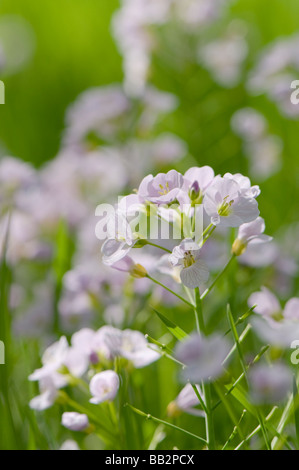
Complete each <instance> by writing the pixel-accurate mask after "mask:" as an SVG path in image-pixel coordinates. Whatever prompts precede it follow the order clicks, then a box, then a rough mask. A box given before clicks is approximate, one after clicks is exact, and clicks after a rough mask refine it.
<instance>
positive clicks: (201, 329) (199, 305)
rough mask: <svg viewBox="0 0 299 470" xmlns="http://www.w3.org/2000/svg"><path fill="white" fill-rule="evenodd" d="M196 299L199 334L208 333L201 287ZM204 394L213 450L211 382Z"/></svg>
mask: <svg viewBox="0 0 299 470" xmlns="http://www.w3.org/2000/svg"><path fill="white" fill-rule="evenodd" d="M195 300H196V307H195V318H196V326H197V331H198V333H199V334H201V333H203V334H204V335H205V334H206V328H205V322H204V318H203V311H202V302H201V299H200V293H199V289H198V288H197V289H195ZM202 389H203V395H204V402H205V404H206V439H207V443H208V449H209V450H213V449H215V430H214V422H213V414H212V413H213V410H212V405H211V402H212V397H211V384H209V383H203V384H202Z"/></svg>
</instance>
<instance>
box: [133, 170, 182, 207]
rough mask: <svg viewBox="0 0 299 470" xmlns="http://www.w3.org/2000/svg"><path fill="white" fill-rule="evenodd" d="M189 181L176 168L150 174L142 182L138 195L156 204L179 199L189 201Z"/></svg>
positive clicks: (168, 202)
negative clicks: (154, 174) (166, 171)
mask: <svg viewBox="0 0 299 470" xmlns="http://www.w3.org/2000/svg"><path fill="white" fill-rule="evenodd" d="M187 186H188V185H187V183H186V180H185V178H184V177H183V175H181V173H178V172H177V171H175V170H170V171H169V172H168V173H159V174H158V175H157V176H155V177H154V176H153V175H148V176H146V177H145V178H144V179H143V180H142V181H141V183H140V186H139V189H138V195H139V197H140V198H141V199H142V200H143V201H150V202H153V203H155V204H170V203H171V202H173V201H175V200H177V201H179V202H184V201H185V202H187V189H188V188H187Z"/></svg>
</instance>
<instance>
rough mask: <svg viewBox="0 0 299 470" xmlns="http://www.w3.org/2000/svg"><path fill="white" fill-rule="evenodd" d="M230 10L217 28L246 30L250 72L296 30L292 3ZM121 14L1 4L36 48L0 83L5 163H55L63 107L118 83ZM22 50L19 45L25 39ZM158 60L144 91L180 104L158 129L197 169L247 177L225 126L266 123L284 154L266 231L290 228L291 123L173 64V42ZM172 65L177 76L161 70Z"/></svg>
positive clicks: (107, 8)
mask: <svg viewBox="0 0 299 470" xmlns="http://www.w3.org/2000/svg"><path fill="white" fill-rule="evenodd" d="M232 3H233V4H232V5H231V7H230V13H229V14H228V15H226V18H225V20H224V21H226V22H227V24H229V22H230V21H231V20H232V19H234V18H238V19H241V20H244V21H246V22H247V23H248V25H249V27H250V40H251V43H250V53H249V61H248V63H247V65H246V67H248V68H249V69H250V67H251V66H252V65H253V64H254V62H255V60H256V57H257V56H258V54H259V52H260V51H261V50H262V48H263V47H264V46H266V45H267V44H269V43H270V42H271V41H274V40H275V39H277V38H279V37H283V36H290V35H292V34H294V33H296V32H297V31H298V28H299V6H298V2H296V0H286V1H285V2H280V1H279V0H274V1H273V2H271V5H270V6H269V4H268V3H267V2H266V1H265V0H262V1H259V0H240V1H238V2H232ZM118 7H119V2H117V1H116V0H109V1H108V0H87V1H86V2H82V1H80V0H74V1H71V0H69V1H67V0H62V1H61V2H60V3H59V6H58V4H56V3H55V2H52V1H50V0H45V1H44V2H43V3H40V2H38V1H33V0H31V1H30V2H24V1H22V0H16V1H14V2H13V3H12V2H10V1H9V0H2V1H1V3H0V14H1V17H2V22H4V23H5V22H6V21H8V20H9V19H10V20H13V19H15V20H18V19H19V18H22V19H24V20H25V21H26V27H27V28H28V29H29V31H26V32H27V33H28V35H29V36H31V37H30V38H29V39H26V40H31V41H32V46H31V47H32V48H33V51H32V56H31V57H30V58H29V59H28V62H27V63H26V64H25V66H23V67H22V69H21V70H20V71H19V72H17V73H13V74H12V75H10V76H5V73H4V74H3V76H2V79H4V80H5V85H6V106H2V107H1V108H0V122H1V126H0V139H1V147H2V149H1V152H2V154H10V155H14V156H18V157H19V158H21V159H24V160H25V161H30V162H33V163H34V164H35V165H36V166H39V165H41V164H42V163H43V162H45V161H46V160H49V159H51V158H53V157H54V156H55V155H56V154H57V152H58V149H59V146H60V141H61V134H62V130H63V127H64V115H65V111H66V108H67V106H68V105H69V104H70V103H71V102H73V101H74V100H75V98H76V97H77V96H78V94H79V93H80V92H82V91H84V90H86V89H87V88H89V87H92V86H100V85H104V84H109V83H115V82H121V80H122V77H123V74H122V59H121V56H120V54H119V52H118V50H117V47H116V44H115V41H114V39H113V37H112V35H111V17H112V15H113V12H114V11H115V10H116V9H117V8H118ZM7 15H9V16H11V15H17V16H18V18H9V17H8V16H7ZM0 34H1V33H0ZM25 36H27V34H25ZM19 41H20V43H21V45H22V41H23V36H22V34H21V35H20V38H19ZM16 43H17V45H16V47H18V45H19V44H18V41H16ZM176 46H177V45H176ZM162 52H163V53H162V54H161V57H159V58H158V59H157V60H156V62H155V67H154V69H153V72H152V76H151V82H152V83H154V84H155V85H156V86H157V87H158V88H160V89H162V90H164V89H165V90H167V91H171V92H173V93H174V94H175V95H176V96H178V98H179V100H180V103H181V105H180V107H179V108H178V110H177V111H176V112H175V113H174V115H172V116H171V118H168V119H166V120H165V122H164V123H163V127H164V128H165V130H168V129H169V130H173V131H174V132H175V133H176V134H178V135H180V136H181V137H182V138H183V139H185V140H187V142H188V145H189V148H190V152H191V154H192V155H194V156H195V157H196V158H197V160H198V161H199V162H200V164H210V165H212V166H213V167H214V168H215V170H216V171H219V172H221V171H222V172H223V171H230V172H235V171H246V160H245V159H244V158H243V157H242V153H241V145H240V141H239V139H237V138H236V137H235V136H234V135H232V132H231V130H230V119H231V116H232V115H233V113H234V111H236V110H237V109H239V108H242V107H244V106H253V107H255V108H256V109H258V110H260V111H261V112H263V113H264V114H265V116H266V118H268V119H269V120H270V130H271V132H272V133H273V134H276V135H279V136H280V137H281V138H282V139H283V141H284V143H285V148H284V153H283V160H284V166H283V170H282V171H281V172H280V173H279V175H276V176H275V177H273V178H272V179H271V181H269V182H265V184H264V187H263V190H264V191H265V198H264V200H263V201H262V202H261V204H264V207H263V209H265V210H267V211H270V214H271V217H268V225H269V227H270V228H271V230H276V229H277V228H278V227H279V226H280V225H281V223H284V222H286V223H288V222H291V221H294V219H295V218H296V215H297V213H298V206H297V204H298V202H297V201H298V186H299V185H298V178H299V175H298V154H297V146H296V140H297V136H298V122H297V121H296V120H295V121H294V120H286V119H283V118H282V116H281V114H280V113H279V111H278V110H277V107H276V106H275V105H274V104H273V103H269V100H267V98H265V96H259V97H250V96H248V93H246V91H245V90H244V88H245V86H244V85H245V84H244V83H241V84H240V85H239V86H238V87H237V88H235V87H234V88H233V90H229V89H224V90H223V89H222V88H220V87H218V86H217V85H216V84H215V82H213V81H212V80H211V77H210V75H209V73H208V72H207V71H206V70H204V69H203V68H202V67H200V66H198V64H194V63H193V64H192V63H191V64H190V63H188V64H187V65H186V64H185V66H184V65H182V64H180V62H179V61H178V59H177V58H178V55H179V54H180V51H179V50H178V48H177V47H175V49H174V46H173V48H172V43H171V45H170V48H168V49H167V48H165V50H164V51H162ZM181 53H182V52H181ZM166 60H167V66H165V61H166ZM170 62H172V63H173V68H175V69H176V72H177V73H174V70H172V69H171V68H170V67H169V66H168V65H169V63H170ZM177 62H179V64H178V65H177V67H176V63H177ZM178 68H179V70H178ZM294 79H297V76H296V75H295V74H294ZM273 188H276V190H275V191H273Z"/></svg>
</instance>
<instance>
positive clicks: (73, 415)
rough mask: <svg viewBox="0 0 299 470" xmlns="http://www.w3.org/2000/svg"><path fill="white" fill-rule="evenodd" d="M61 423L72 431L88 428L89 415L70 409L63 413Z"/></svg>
mask: <svg viewBox="0 0 299 470" xmlns="http://www.w3.org/2000/svg"><path fill="white" fill-rule="evenodd" d="M61 424H62V426H64V427H65V428H67V429H69V430H70V431H84V429H86V428H88V426H89V421H88V417H87V415H85V414H81V413H77V412H75V411H69V412H65V413H63V415H62V417H61Z"/></svg>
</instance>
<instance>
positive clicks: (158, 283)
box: [146, 274, 194, 308]
mask: <svg viewBox="0 0 299 470" xmlns="http://www.w3.org/2000/svg"><path fill="white" fill-rule="evenodd" d="M146 277H147V278H148V279H150V280H151V281H152V282H154V283H155V284H157V285H158V286H160V287H163V289H165V290H167V291H168V292H170V293H171V294H173V295H175V296H176V297H177V298H178V299H180V300H181V301H182V302H184V303H185V304H186V305H188V306H189V307H191V308H194V305H192V304H191V303H190V302H188V300H186V299H184V297H182V296H181V295H179V294H177V293H176V292H174V291H173V290H171V289H169V288H168V287H166V286H165V285H164V284H162V282H160V281H157V279H154V278H153V277H151V276H150V275H149V274H147V275H146Z"/></svg>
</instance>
